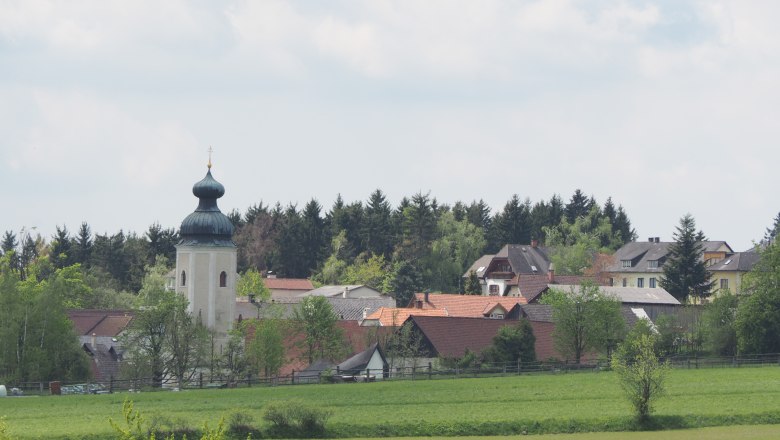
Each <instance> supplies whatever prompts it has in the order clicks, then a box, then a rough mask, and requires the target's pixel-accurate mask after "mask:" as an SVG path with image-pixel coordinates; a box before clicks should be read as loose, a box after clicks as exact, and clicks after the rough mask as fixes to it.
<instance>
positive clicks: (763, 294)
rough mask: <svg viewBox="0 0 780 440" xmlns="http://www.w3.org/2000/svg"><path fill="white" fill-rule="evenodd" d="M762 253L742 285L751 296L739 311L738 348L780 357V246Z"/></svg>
mask: <svg viewBox="0 0 780 440" xmlns="http://www.w3.org/2000/svg"><path fill="white" fill-rule="evenodd" d="M760 253H761V257H760V258H759V260H758V262H756V264H755V266H753V269H752V270H751V271H750V272H749V273H748V274H747V276H745V279H744V281H743V284H742V288H743V290H744V291H745V292H747V293H748V294H749V296H748V297H747V298H745V299H743V300H742V301H740V304H739V307H738V308H737V318H736V323H735V324H736V333H737V345H738V347H739V351H740V352H741V353H780V243H778V242H777V241H774V242H773V243H771V244H769V245H768V246H766V247H765V248H764V249H762V250H760Z"/></svg>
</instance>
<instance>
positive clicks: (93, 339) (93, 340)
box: [92, 333, 97, 348]
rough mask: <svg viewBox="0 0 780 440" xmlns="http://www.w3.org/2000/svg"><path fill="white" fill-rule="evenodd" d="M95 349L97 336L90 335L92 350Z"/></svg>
mask: <svg viewBox="0 0 780 440" xmlns="http://www.w3.org/2000/svg"><path fill="white" fill-rule="evenodd" d="M96 347H97V334H95V333H92V348H96Z"/></svg>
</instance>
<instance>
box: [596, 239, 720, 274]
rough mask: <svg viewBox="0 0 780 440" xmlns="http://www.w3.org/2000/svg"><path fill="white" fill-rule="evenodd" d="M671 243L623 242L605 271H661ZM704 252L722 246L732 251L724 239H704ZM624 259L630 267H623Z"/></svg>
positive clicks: (712, 250) (713, 250)
mask: <svg viewBox="0 0 780 440" xmlns="http://www.w3.org/2000/svg"><path fill="white" fill-rule="evenodd" d="M671 244H673V242H670V241H663V242H659V243H655V242H650V241H634V242H631V243H626V244H624V245H623V246H622V247H621V248H620V249H618V250H617V251H616V252H615V255H614V259H615V261H614V262H613V263H612V265H610V266H609V267H608V268H607V270H606V271H607V272H641V273H654V272H656V273H661V272H663V264H664V262H665V261H666V257H667V255H668V254H669V247H670V245H671ZM702 245H703V246H704V251H705V252H715V251H717V250H718V249H720V248H722V247H724V246H725V247H726V249H727V250H726V252H732V250H731V247H730V246H729V245H728V243H726V242H725V241H704V242H702ZM624 260H631V267H623V263H622V262H623V261H624ZM655 260H657V261H658V267H657V268H651V267H650V261H655Z"/></svg>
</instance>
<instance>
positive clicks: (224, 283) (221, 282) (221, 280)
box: [219, 271, 227, 287]
mask: <svg viewBox="0 0 780 440" xmlns="http://www.w3.org/2000/svg"><path fill="white" fill-rule="evenodd" d="M219 287H227V274H226V273H225V271H222V273H221V274H219Z"/></svg>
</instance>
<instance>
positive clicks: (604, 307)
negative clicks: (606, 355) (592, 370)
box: [542, 284, 626, 363]
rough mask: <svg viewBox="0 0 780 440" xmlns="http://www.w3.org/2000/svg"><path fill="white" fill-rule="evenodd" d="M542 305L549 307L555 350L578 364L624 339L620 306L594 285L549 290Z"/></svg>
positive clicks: (615, 300)
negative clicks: (565, 289)
mask: <svg viewBox="0 0 780 440" xmlns="http://www.w3.org/2000/svg"><path fill="white" fill-rule="evenodd" d="M542 302H544V303H545V304H549V305H551V306H552V314H553V321H554V322H555V330H554V331H553V340H554V343H555V347H556V349H557V350H558V352H559V353H561V354H562V355H564V356H571V358H573V359H574V360H575V361H576V362H577V363H580V360H581V359H582V357H583V356H584V355H585V354H587V353H589V352H593V351H595V352H601V351H606V350H608V349H609V348H610V346H612V345H613V344H614V345H616V343H617V342H618V341H620V340H622V338H623V336H624V335H625V326H626V324H625V321H624V319H623V316H622V315H621V312H620V302H619V301H618V300H617V299H616V298H613V297H610V296H608V295H606V294H604V293H603V292H602V291H601V290H600V289H599V287H598V286H596V285H593V284H582V285H581V286H580V287H579V289H578V290H574V289H573V288H572V289H571V290H570V291H568V292H566V291H563V290H556V289H551V290H549V291H548V292H547V293H545V294H544V296H543V297H542Z"/></svg>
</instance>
